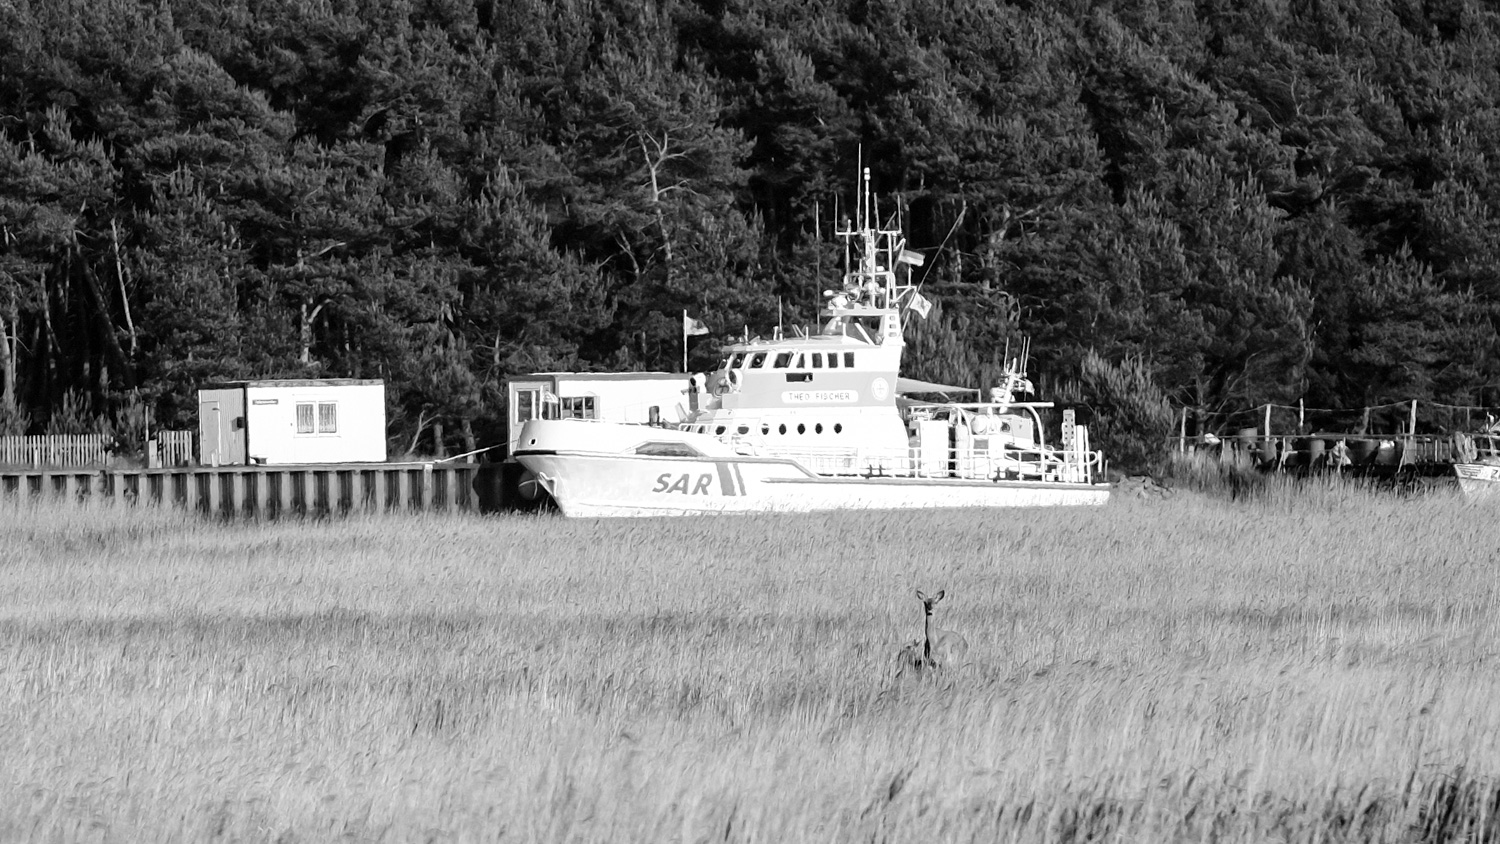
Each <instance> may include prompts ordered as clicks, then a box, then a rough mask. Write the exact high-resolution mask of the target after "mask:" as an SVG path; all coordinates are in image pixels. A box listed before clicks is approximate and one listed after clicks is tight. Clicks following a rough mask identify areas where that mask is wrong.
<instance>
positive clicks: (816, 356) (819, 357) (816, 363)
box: [808, 352, 823, 369]
mask: <svg viewBox="0 0 1500 844" xmlns="http://www.w3.org/2000/svg"><path fill="white" fill-rule="evenodd" d="M808 357H810V358H812V368H813V369H822V368H823V353H822V352H813V353H812V354H811V355H808Z"/></svg>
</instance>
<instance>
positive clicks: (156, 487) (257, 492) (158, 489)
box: [0, 463, 489, 518]
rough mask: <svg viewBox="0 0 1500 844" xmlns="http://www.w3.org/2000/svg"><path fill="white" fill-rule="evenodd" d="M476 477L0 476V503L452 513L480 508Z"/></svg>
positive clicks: (261, 469)
mask: <svg viewBox="0 0 1500 844" xmlns="http://www.w3.org/2000/svg"><path fill="white" fill-rule="evenodd" d="M481 471H483V467H481V466H479V465H477V464H473V463H458V464H442V463H349V464H326V465H305V466H217V467H209V466H196V467H192V468H178V469H118V470H117V469H104V470H99V469H35V470H26V471H11V470H4V471H0V499H11V500H24V499H41V498H50V499H53V500H61V501H72V502H76V503H83V502H87V501H102V500H115V501H124V502H128V503H131V504H142V505H147V506H158V507H182V508H185V509H188V510H195V511H197V512H200V513H203V514H205V515H218V516H224V517H229V518H233V517H241V518H277V517H280V516H287V515H297V516H303V515H313V516H323V515H345V514H350V513H385V512H392V511H418V512H457V511H470V510H479V509H481V507H480V496H479V494H478V493H477V492H476V484H475V481H476V479H478V477H479V474H480V472H481ZM485 509H489V508H488V507H486V508H485Z"/></svg>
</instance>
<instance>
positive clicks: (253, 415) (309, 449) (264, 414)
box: [198, 378, 386, 466]
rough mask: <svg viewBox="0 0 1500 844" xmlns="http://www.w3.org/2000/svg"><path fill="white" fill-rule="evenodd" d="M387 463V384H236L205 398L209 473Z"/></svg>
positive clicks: (206, 391)
mask: <svg viewBox="0 0 1500 844" xmlns="http://www.w3.org/2000/svg"><path fill="white" fill-rule="evenodd" d="M385 459H386V450H385V382H384V381H380V380H360V379H353V378H317V379H285V380H270V381H230V382H225V383H221V384H211V385H209V386H206V387H204V388H203V389H200V390H199V391H198V462H199V463H201V464H202V465H204V466H241V465H257V466H259V465H272V466H274V465H297V464H317V463H383V462H385Z"/></svg>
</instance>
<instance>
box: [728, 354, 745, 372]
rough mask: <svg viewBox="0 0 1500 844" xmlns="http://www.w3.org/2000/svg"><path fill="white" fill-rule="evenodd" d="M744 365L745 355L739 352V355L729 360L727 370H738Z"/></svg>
mask: <svg viewBox="0 0 1500 844" xmlns="http://www.w3.org/2000/svg"><path fill="white" fill-rule="evenodd" d="M744 365H745V353H744V352H739V353H737V354H735V356H734V357H732V358H730V359H729V368H730V369H739V368H740V367H742V366H744Z"/></svg>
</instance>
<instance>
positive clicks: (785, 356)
mask: <svg viewBox="0 0 1500 844" xmlns="http://www.w3.org/2000/svg"><path fill="white" fill-rule="evenodd" d="M791 365H792V353H791V352H781V353H780V354H778V355H776V368H777V369H786V368H787V367H789V366H791Z"/></svg>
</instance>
